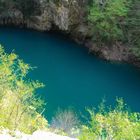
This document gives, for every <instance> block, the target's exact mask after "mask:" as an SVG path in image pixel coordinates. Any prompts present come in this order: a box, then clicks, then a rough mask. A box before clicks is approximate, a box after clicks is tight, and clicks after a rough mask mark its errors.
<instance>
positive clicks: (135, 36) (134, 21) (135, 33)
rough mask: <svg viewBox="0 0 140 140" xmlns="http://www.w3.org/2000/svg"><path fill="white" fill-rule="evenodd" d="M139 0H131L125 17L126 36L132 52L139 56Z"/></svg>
mask: <svg viewBox="0 0 140 140" xmlns="http://www.w3.org/2000/svg"><path fill="white" fill-rule="evenodd" d="M139 13H140V1H139V0H133V1H132V4H131V9H130V11H129V14H128V19H127V38H128V43H129V46H131V50H132V52H133V53H134V54H135V55H136V56H137V57H139V58H140V14H139Z"/></svg>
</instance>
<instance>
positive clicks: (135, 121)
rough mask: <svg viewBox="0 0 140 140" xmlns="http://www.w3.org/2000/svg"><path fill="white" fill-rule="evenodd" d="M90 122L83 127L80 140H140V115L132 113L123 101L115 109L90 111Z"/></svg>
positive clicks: (118, 102)
mask: <svg viewBox="0 0 140 140" xmlns="http://www.w3.org/2000/svg"><path fill="white" fill-rule="evenodd" d="M88 112H89V114H90V121H89V124H88V125H86V126H85V125H84V126H83V127H82V130H83V131H82V134H81V136H80V140H139V139H140V113H131V112H129V111H128V109H127V108H125V104H124V102H123V100H122V99H117V105H116V107H115V108H114V109H109V111H105V109H104V107H103V106H102V109H101V110H100V111H99V112H97V113H96V112H95V111H93V110H88Z"/></svg>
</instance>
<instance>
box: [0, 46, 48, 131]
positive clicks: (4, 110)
mask: <svg viewBox="0 0 140 140" xmlns="http://www.w3.org/2000/svg"><path fill="white" fill-rule="evenodd" d="M31 69H32V68H31V67H30V66H29V65H28V64H25V63H24V62H23V61H22V60H20V59H19V58H18V56H17V55H16V54H14V53H11V54H7V53H5V52H4V49H3V47H0V126H2V127H4V128H8V129H10V130H20V131H22V132H25V133H32V132H33V131H35V130H37V129H39V128H45V127H46V126H47V121H46V119H45V118H43V116H42V115H41V114H42V113H41V112H39V110H40V109H41V108H42V105H43V101H42V100H40V99H39V98H37V97H36V96H35V90H36V89H38V88H41V87H43V86H44V85H43V84H42V83H40V82H38V81H32V80H30V79H28V78H27V74H28V72H29V71H30V70H31ZM41 110H43V108H42V109H41Z"/></svg>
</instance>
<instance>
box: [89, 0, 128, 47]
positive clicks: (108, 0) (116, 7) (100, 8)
mask: <svg viewBox="0 0 140 140" xmlns="http://www.w3.org/2000/svg"><path fill="white" fill-rule="evenodd" d="M129 5H130V0H93V1H92V6H90V7H89V15H88V21H89V23H90V24H91V26H92V29H93V39H94V41H96V42H97V43H98V44H100V45H101V44H102V43H112V42H113V43H114V42H115V41H118V40H121V39H122V38H123V27H124V21H125V18H126V17H127V13H128V11H129Z"/></svg>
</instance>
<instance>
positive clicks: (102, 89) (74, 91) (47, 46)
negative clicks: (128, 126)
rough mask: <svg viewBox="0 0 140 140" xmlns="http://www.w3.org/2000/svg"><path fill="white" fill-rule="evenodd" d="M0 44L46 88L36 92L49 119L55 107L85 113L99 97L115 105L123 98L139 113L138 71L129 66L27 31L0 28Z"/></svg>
mask: <svg viewBox="0 0 140 140" xmlns="http://www.w3.org/2000/svg"><path fill="white" fill-rule="evenodd" d="M0 43H1V44H2V45H3V46H4V47H5V50H6V52H11V51H13V50H14V52H15V53H17V54H18V55H19V56H20V58H21V59H23V60H24V61H25V62H26V63H29V64H31V66H35V67H37V68H36V69H34V71H31V73H30V75H29V76H30V77H31V78H33V79H37V80H39V81H41V82H43V83H44V84H45V85H46V86H45V88H43V89H40V90H38V92H39V94H40V95H41V97H43V98H44V99H45V101H46V102H47V105H46V112H45V115H46V117H47V118H48V119H49V120H50V119H51V117H52V116H53V114H54V112H55V111H56V110H57V108H58V107H60V108H63V109H65V108H68V107H72V108H74V109H75V110H76V111H77V112H82V113H83V112H85V107H87V106H88V107H97V106H98V104H99V103H100V102H101V100H102V98H105V99H106V101H107V104H109V105H114V101H115V98H116V97H122V98H123V99H124V100H125V102H126V103H127V104H128V105H129V106H130V107H131V109H132V110H133V111H140V70H139V69H138V68H136V67H134V66H132V65H128V64H112V63H109V62H106V61H103V60H101V59H99V58H97V57H96V56H94V55H92V54H88V50H87V48H85V47H83V46H81V45H78V44H76V43H75V42H74V41H71V40H70V39H68V38H67V37H65V36H63V35H60V34H56V33H55V34H54V33H42V32H37V31H32V30H26V29H17V28H8V27H5V28H4V27H3V28H0Z"/></svg>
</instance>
